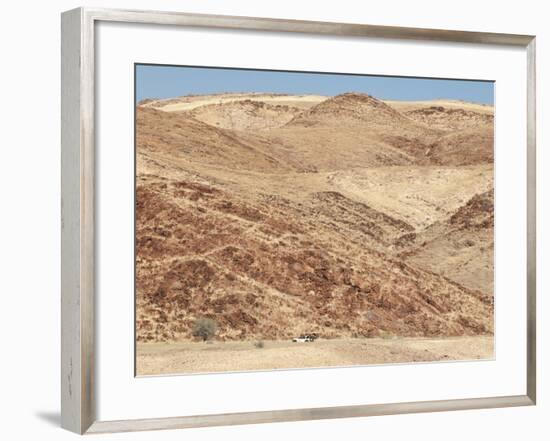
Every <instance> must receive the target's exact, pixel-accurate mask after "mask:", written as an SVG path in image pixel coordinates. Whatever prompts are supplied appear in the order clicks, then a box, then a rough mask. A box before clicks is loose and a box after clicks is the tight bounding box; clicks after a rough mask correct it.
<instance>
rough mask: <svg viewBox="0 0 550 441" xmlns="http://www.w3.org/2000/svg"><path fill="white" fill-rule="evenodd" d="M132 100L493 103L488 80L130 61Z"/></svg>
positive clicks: (491, 83) (490, 84)
mask: <svg viewBox="0 0 550 441" xmlns="http://www.w3.org/2000/svg"><path fill="white" fill-rule="evenodd" d="M135 81H136V100H137V101H140V100H142V99H144V98H172V97H177V96H183V95H191V94H194V95H201V94H211V93H222V92H273V93H289V94H317V95H327V96H333V95H338V94H341V93H344V92H363V93H368V94H369V95H372V96H374V97H376V98H379V99H388V100H407V101H410V100H431V99H438V98H447V99H459V100H464V101H472V102H477V103H485V104H494V93H493V91H494V83H493V82H488V81H464V80H438V79H425V78H407V77H381V76H375V75H342V74H324V73H305V72H285V71H262V70H245V69H222V68H204V67H185V66H163V65H143V64H138V65H136V79H135Z"/></svg>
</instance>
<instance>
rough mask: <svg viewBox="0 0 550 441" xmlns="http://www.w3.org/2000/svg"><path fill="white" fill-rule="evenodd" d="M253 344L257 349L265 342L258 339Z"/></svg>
mask: <svg viewBox="0 0 550 441" xmlns="http://www.w3.org/2000/svg"><path fill="white" fill-rule="evenodd" d="M254 346H255V347H256V348H258V349H262V348H263V347H264V346H265V343H264V342H263V341H261V340H260V341H257V342H256V343H254Z"/></svg>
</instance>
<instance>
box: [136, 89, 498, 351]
mask: <svg viewBox="0 0 550 441" xmlns="http://www.w3.org/2000/svg"><path fill="white" fill-rule="evenodd" d="M232 96H233V95H224V96H221V97H215V96H214V97H213V96H208V97H205V98H204V99H203V100H202V101H201V97H189V98H181V99H173V100H166V102H165V103H159V102H158V101H154V100H153V101H146V102H144V103H143V104H141V105H138V106H137V109H136V111H137V130H136V134H137V139H136V141H137V142H136V145H137V158H136V159H137V177H136V187H137V188H136V251H137V255H136V295H137V311H136V316H137V324H136V326H137V336H138V340H139V341H176V340H187V339H190V338H191V329H192V325H193V323H194V321H195V319H196V318H198V317H210V318H213V319H214V320H215V321H216V322H217V323H218V326H219V331H218V334H217V338H219V339H227V340H241V339H282V338H289V337H291V336H293V335H296V334H299V333H302V332H318V333H319V334H320V335H322V336H323V337H326V338H334V337H350V336H377V335H402V336H436V335H438V336H442V335H449V336H450V335H478V334H491V333H492V332H493V299H492V285H491V284H489V283H488V282H487V280H489V278H490V277H489V276H491V275H492V271H493V269H492V265H493V262H492V255H491V254H490V253H491V249H492V248H491V247H492V234H493V225H492V223H493V218H492V216H493V214H492V213H493V206H492V199H493V193H492V191H491V189H492V156H491V155H489V154H488V153H487V152H488V151H489V150H491V149H489V148H488V146H489V144H490V145H491V147H492V129H491V127H492V118H489V117H486V116H480V117H474V116H473V115H471V114H470V113H469V112H471V110H469V109H466V110H465V113H462V112H445V116H444V117H440V116H438V117H437V119H435V121H432V122H431V121H430V120H429V117H430V115H429V114H428V115H424V114H423V113H422V112H416V110H419V109H420V110H421V109H423V108H425V105H423V106H420V107H419V108H418V109H416V110H415V109H414V108H412V109H411V108H407V110H406V111H403V110H398V106H393V105H390V104H388V103H385V102H382V101H380V100H377V99H376V98H373V97H371V96H369V95H365V94H356V93H350V94H344V95H340V96H336V97H332V98H328V99H325V98H319V97H312V98H308V97H307V96H305V97H304V96H300V97H294V98H293V97H292V96H287V95H285V96H278V95H261V96H260V95H257V94H253V95H251V96H249V97H248V98H247V97H246V95H244V94H239V95H238V96H233V97H234V98H236V99H231V97H232ZM274 100H275V101H274ZM213 101H215V102H213ZM292 103H294V104H296V105H293V104H292ZM297 103H298V104H297ZM299 103H301V104H299ZM304 103H306V104H304ZM191 104H192V105H191ZM438 104H440V103H438ZM190 105H191V107H190V108H186V107H185V106H190ZM444 108H445V107H444ZM455 108H456V107H453V109H455ZM415 112H416V113H415ZM434 112H437V113H440V112H441V111H440V110H434ZM428 113H429V112H428ZM453 115H454V116H453ZM434 118H435V117H434ZM455 118H456V121H455ZM460 118H462V120H460V121H459V119H460ZM443 119H445V121H446V122H444V123H443V122H442V120H443ZM478 133H482V134H483V136H481V135H479V134H478ZM491 151H492V150H491ZM461 194H462V195H468V196H466V198H464V196H461ZM472 243H473V244H472ZM468 274H469V275H468Z"/></svg>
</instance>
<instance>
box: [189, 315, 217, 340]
mask: <svg viewBox="0 0 550 441" xmlns="http://www.w3.org/2000/svg"><path fill="white" fill-rule="evenodd" d="M217 330H218V325H217V323H216V322H215V321H214V320H212V319H210V318H199V319H197V320H196V321H195V324H194V325H193V337H199V338H202V341H207V340H209V339H211V338H212V337H214V335H215V334H216V331H217Z"/></svg>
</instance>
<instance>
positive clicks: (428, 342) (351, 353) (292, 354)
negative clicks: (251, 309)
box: [137, 336, 493, 375]
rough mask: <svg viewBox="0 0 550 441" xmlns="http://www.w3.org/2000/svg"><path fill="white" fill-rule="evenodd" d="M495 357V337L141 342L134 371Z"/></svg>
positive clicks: (308, 365) (158, 372)
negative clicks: (261, 342)
mask: <svg viewBox="0 0 550 441" xmlns="http://www.w3.org/2000/svg"><path fill="white" fill-rule="evenodd" d="M492 357H493V337H492V336H478V337H456V338H442V339H434V338H362V339H361V338H359V339H337V340H318V341H316V342H314V343H292V342H289V341H265V342H264V347H263V348H258V347H256V346H255V345H254V342H212V343H139V344H138V346H137V366H138V372H137V373H138V375H152V374H174V373H198V372H218V371H242V370H272V369H290V368H312V367H327V366H350V365H367V364H382V363H411V362H428V361H452V360H478V359H488V358H492Z"/></svg>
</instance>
